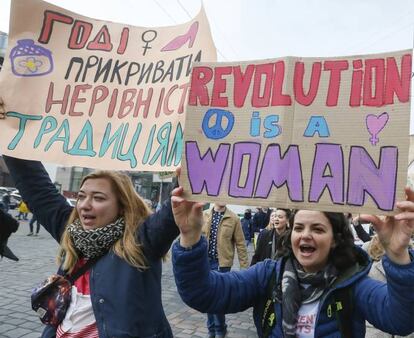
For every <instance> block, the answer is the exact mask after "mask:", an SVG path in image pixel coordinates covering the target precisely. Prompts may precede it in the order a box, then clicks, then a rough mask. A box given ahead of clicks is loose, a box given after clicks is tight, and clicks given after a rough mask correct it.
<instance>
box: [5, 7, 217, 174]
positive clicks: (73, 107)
mask: <svg viewBox="0 0 414 338" xmlns="http://www.w3.org/2000/svg"><path fill="white" fill-rule="evenodd" d="M125 10H128V9H127V8H126V9H125ZM137 15H139V13H138V14H137ZM10 22H11V26H10V35H9V43H8V51H7V53H6V58H5V63H4V66H3V70H2V71H1V73H0V97H1V98H2V99H3V100H4V102H5V106H6V111H7V118H6V119H5V120H4V121H1V122H0V123H1V130H2V133H1V137H0V149H1V151H2V152H3V153H5V154H9V155H12V156H16V157H21V158H27V159H39V160H46V161H48V162H54V163H59V164H63V165H77V166H84V167H92V168H108V169H123V170H151V171H171V170H174V169H175V168H176V167H177V166H178V164H179V162H180V160H181V153H182V138H183V129H184V122H185V121H184V115H185V114H184V110H185V102H186V101H187V98H188V88H189V81H190V73H191V67H192V64H193V62H194V61H215V60H216V49H215V47H214V44H213V41H212V37H211V33H210V28H209V25H208V22H207V18H206V15H205V13H204V10H203V9H202V10H201V11H200V13H199V14H198V15H197V16H196V17H195V18H194V19H193V20H191V21H190V22H188V23H185V24H181V25H177V26H173V27H159V28H157V27H156V28H154V27H152V28H145V27H133V26H128V25H124V24H117V23H112V22H106V21H100V20H94V19H91V18H87V17H83V16H80V15H78V14H75V13H72V12H69V11H67V10H64V9H62V8H59V7H56V6H53V5H51V4H48V3H46V2H43V1H40V0H14V1H12V8H11V20H10Z"/></svg>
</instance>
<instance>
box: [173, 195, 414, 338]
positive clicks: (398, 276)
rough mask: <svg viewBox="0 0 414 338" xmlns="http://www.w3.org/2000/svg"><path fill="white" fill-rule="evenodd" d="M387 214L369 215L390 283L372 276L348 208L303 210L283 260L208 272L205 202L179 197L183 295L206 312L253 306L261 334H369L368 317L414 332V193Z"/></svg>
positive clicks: (289, 337)
mask: <svg viewBox="0 0 414 338" xmlns="http://www.w3.org/2000/svg"><path fill="white" fill-rule="evenodd" d="M405 192H406V198H407V199H406V200H405V201H400V202H397V203H396V208H397V210H398V213H397V214H396V215H395V216H393V217H386V218H384V219H382V218H379V217H377V216H374V215H364V219H365V221H368V222H370V223H372V224H373V225H374V227H375V229H376V232H377V234H378V237H379V239H380V241H381V243H382V245H383V246H384V249H385V258H384V260H383V266H384V271H385V274H386V277H387V284H385V283H383V282H380V281H377V280H374V279H372V278H370V277H368V273H369V269H370V259H369V257H368V255H367V254H366V253H365V252H364V251H363V250H362V249H361V248H359V247H357V246H355V245H354V240H353V236H352V233H351V231H350V228H349V223H348V222H347V220H346V218H345V216H344V214H342V213H335V212H320V211H314V210H297V211H296V212H295V213H294V215H293V216H292V217H291V220H292V221H291V224H290V226H291V227H290V228H289V230H288V231H286V232H285V233H284V235H283V237H282V238H281V240H280V241H279V243H280V250H281V251H280V258H278V259H277V260H271V259H267V260H265V261H264V262H259V263H257V264H255V265H254V266H252V267H250V268H249V269H246V270H241V271H232V272H229V273H221V274H219V273H215V272H214V271H210V272H207V271H208V265H209V262H208V255H207V241H206V239H205V238H203V237H202V231H201V228H202V223H203V222H202V217H201V208H202V204H201V203H191V202H188V201H186V200H185V199H182V198H176V197H174V196H173V197H172V202H173V205H174V207H175V209H176V210H185V211H186V212H187V213H188V216H187V217H186V218H185V219H186V222H184V223H181V222H180V221H177V225H178V227H179V228H180V232H181V236H180V238H179V241H176V242H175V243H174V245H173V249H172V258H173V270H174V276H175V281H176V284H177V289H178V292H179V294H180V296H181V298H182V299H183V301H184V302H185V303H186V304H187V305H189V306H190V307H193V308H194V309H196V310H198V311H202V312H221V313H236V312H240V311H245V310H246V309H248V308H250V307H253V316H254V322H255V325H256V328H257V333H258V336H259V337H269V338H270V337H271V338H276V337H285V338H296V337H322V336H323V337H353V338H362V337H364V336H365V320H368V321H369V322H370V323H372V324H373V325H374V326H375V327H377V328H379V329H380V330H383V331H387V332H389V333H391V334H398V335H407V334H410V333H412V332H414V320H413V311H414V256H413V251H411V250H409V249H408V245H409V243H410V238H411V234H412V232H413V231H414V192H413V191H411V190H409V189H406V190H405Z"/></svg>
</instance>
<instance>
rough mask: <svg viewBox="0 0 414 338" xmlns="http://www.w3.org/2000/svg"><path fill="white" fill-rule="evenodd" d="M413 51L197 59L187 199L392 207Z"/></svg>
mask: <svg viewBox="0 0 414 338" xmlns="http://www.w3.org/2000/svg"><path fill="white" fill-rule="evenodd" d="M411 58H412V56H411V51H410V50H407V51H400V52H395V53H388V54H380V55H365V56H352V57H335V58H299V57H287V58H282V59H276V60H265V61H255V62H245V63H225V64H219V63H201V64H197V65H196V66H195V67H194V69H193V72H192V81H191V90H190V96H189V103H188V108H187V120H186V133H185V145H184V154H183V161H182V178H181V183H182V185H183V186H184V189H185V193H186V197H188V198H190V199H191V200H195V201H208V202H212V201H220V202H225V203H231V204H241V205H263V206H270V207H287V208H307V209H312V210H325V211H343V212H360V211H365V212H372V213H392V210H393V209H394V206H395V201H396V199H403V198H404V195H403V187H404V186H405V184H406V181H407V164H408V146H409V124H410V123H409V122H410V121H409V115H410V82H411Z"/></svg>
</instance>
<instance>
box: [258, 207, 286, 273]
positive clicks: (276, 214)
mask: <svg viewBox="0 0 414 338" xmlns="http://www.w3.org/2000/svg"><path fill="white" fill-rule="evenodd" d="M289 217H290V210H289V209H280V208H278V209H276V210H274V211H272V213H271V214H270V222H269V224H268V226H267V227H266V228H265V229H264V230H263V231H262V232H261V233H260V234H259V237H258V239H257V244H256V250H255V252H254V255H253V257H252V261H251V264H250V265H254V264H256V263H257V262H261V261H263V260H265V259H266V258H272V259H274V258H275V257H276V244H277V240H278V239H279V237H280V236H281V235H282V234H283V233H284V232H285V231H286V230H287V228H288V226H289Z"/></svg>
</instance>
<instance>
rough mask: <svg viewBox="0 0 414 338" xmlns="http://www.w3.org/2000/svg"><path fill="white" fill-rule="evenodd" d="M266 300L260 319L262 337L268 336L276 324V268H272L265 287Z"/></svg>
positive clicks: (266, 337)
mask: <svg viewBox="0 0 414 338" xmlns="http://www.w3.org/2000/svg"><path fill="white" fill-rule="evenodd" d="M265 299H266V301H265V303H264V309H263V315H262V319H261V326H262V337H263V338H268V337H269V336H270V333H271V332H272V330H273V328H274V327H275V325H276V313H275V303H276V269H274V270H273V272H272V275H271V277H270V281H269V284H267V289H266V298H265Z"/></svg>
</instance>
